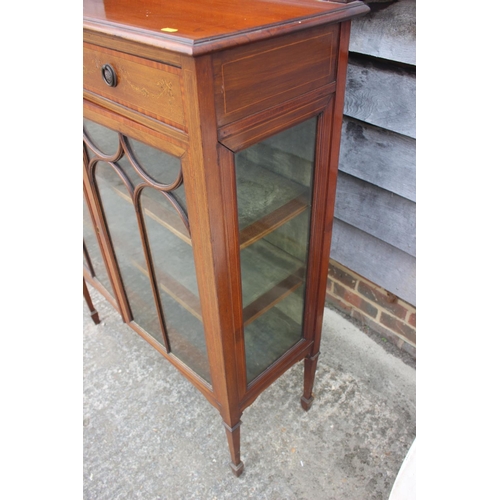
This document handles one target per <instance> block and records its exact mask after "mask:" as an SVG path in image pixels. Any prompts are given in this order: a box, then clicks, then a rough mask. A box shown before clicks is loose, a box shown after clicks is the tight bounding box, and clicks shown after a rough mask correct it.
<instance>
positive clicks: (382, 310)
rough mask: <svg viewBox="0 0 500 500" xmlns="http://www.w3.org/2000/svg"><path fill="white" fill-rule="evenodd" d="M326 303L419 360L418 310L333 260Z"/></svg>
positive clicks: (330, 267) (329, 272)
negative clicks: (417, 344) (417, 342)
mask: <svg viewBox="0 0 500 500" xmlns="http://www.w3.org/2000/svg"><path fill="white" fill-rule="evenodd" d="M326 300H327V302H328V303H330V304H332V305H333V306H334V307H335V308H337V309H339V310H341V311H342V312H344V313H345V314H347V315H349V316H351V317H352V318H354V319H356V320H357V321H359V322H360V323H361V324H362V325H364V326H367V327H368V328H370V329H371V330H373V331H375V332H377V333H378V334H380V335H381V336H382V337H384V338H386V339H387V340H389V341H391V342H393V343H394V344H396V345H397V346H398V347H399V348H400V349H403V350H405V351H406V352H408V353H409V354H411V355H412V356H413V357H416V331H415V328H416V310H415V307H413V306H412V305H410V304H408V303H406V302H404V301H403V300H401V299H399V298H398V297H396V296H395V295H393V294H392V293H390V292H388V291H387V290H384V289H383V288H380V287H379V286H377V285H375V284H374V283H372V282H370V281H368V280H367V279H365V278H363V277H362V276H360V275H359V274H356V273H355V272H353V271H351V270H350V269H347V268H346V267H344V266H342V265H341V264H339V263H338V262H335V261H334V260H331V259H330V265H329V270H328V284H327V289H326Z"/></svg>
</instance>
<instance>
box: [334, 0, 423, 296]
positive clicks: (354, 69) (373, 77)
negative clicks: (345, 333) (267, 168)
mask: <svg viewBox="0 0 500 500" xmlns="http://www.w3.org/2000/svg"><path fill="white" fill-rule="evenodd" d="M367 3H368V4H369V5H370V7H371V8H372V12H371V13H370V14H368V15H367V16H365V17H363V18H361V19H358V20H355V21H354V22H353V27H352V36H351V45H350V61H349V67H348V77H347V87H346V99H345V108H344V125H343V132H344V133H343V137H342V144H341V152H340V165H339V168H340V173H339V182H338V191H337V199H336V207H335V210H336V217H335V221H334V231H333V237H332V248H331V253H330V255H331V257H332V259H334V260H336V261H338V262H340V263H341V264H343V265H344V266H346V267H348V268H349V269H352V270H353V271H355V272H357V273H359V274H360V275H362V276H364V277H366V278H367V279H369V280H371V281H373V282H375V283H376V284H378V285H380V286H381V287H383V288H385V289H386V290H388V291H390V292H392V293H394V294H395V295H396V296H398V297H400V298H402V299H403V300H405V301H408V302H409V303H411V304H413V305H416V293H415V279H416V278H415V268H416V236H415V233H416V204H415V202H416V194H415V139H416V111H415V95H416V76H415V75H416V66H415V65H416V59H415V10H416V9H415V5H416V3H415V0H399V1H367Z"/></svg>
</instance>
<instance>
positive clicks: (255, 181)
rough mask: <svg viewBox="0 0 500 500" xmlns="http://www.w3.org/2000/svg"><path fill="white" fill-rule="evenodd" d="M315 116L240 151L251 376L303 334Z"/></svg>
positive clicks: (240, 209)
mask: <svg viewBox="0 0 500 500" xmlns="http://www.w3.org/2000/svg"><path fill="white" fill-rule="evenodd" d="M316 122H317V120H316V118H312V119H310V120H308V121H306V122H304V123H301V124H299V125H296V126H295V127H293V128H291V129H289V130H286V131H284V132H281V133H279V134H277V135H275V136H273V137H270V138H269V139H266V140H265V141H262V142H260V143H258V144H255V145H254V146H251V147H250V148H248V149H246V150H244V151H241V152H239V153H237V154H236V157H235V165H236V184H237V196H238V221H239V229H240V245H241V275H242V292H243V318H244V325H245V330H244V335H245V352H246V364H247V382H251V381H252V380H253V379H254V378H255V377H257V376H258V375H259V374H260V373H262V372H263V371H264V370H265V369H266V368H267V367H268V366H269V365H271V364H272V363H273V362H274V361H276V360H277V359H278V358H279V357H280V356H282V355H283V354H284V353H285V352H286V351H287V350H288V349H289V348H290V347H292V346H293V345H294V344H296V343H297V342H298V341H299V340H300V339H301V338H302V323H303V311H304V297H305V286H304V282H305V276H306V266H307V257H308V243H309V230H310V218H311V196H312V178H313V168H314V151H315V144H316Z"/></svg>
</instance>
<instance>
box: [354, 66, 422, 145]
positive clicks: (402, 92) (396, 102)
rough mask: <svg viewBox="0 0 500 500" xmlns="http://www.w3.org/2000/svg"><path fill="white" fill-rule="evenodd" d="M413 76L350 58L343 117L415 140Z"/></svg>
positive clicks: (400, 70) (392, 68)
mask: <svg viewBox="0 0 500 500" xmlns="http://www.w3.org/2000/svg"><path fill="white" fill-rule="evenodd" d="M415 98H416V78H415V74H414V73H412V72H410V71H405V70H403V69H399V68H396V67H388V65H381V64H376V63H374V62H372V61H366V60H361V59H359V58H358V59H356V58H355V57H350V59H349V66H348V68H347V84H346V94H345V106H344V114H345V115H347V116H350V117H352V118H356V119H358V120H361V121H364V122H366V123H370V124H371V125H376V126H378V127H381V128H384V129H387V130H391V131H393V132H397V133H398V134H402V135H406V136H408V137H412V138H415V137H416V102H415Z"/></svg>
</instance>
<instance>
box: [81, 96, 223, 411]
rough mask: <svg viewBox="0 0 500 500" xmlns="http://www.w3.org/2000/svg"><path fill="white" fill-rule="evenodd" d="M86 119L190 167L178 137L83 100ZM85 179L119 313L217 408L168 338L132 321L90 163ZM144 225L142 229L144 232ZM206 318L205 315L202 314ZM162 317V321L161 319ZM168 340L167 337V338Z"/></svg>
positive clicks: (184, 144) (206, 386) (148, 258)
mask: <svg viewBox="0 0 500 500" xmlns="http://www.w3.org/2000/svg"><path fill="white" fill-rule="evenodd" d="M83 116H84V118H86V119H88V120H90V121H93V122H95V123H97V124H99V125H102V126H104V127H107V128H109V129H111V130H113V131H114V132H117V133H121V134H123V135H125V136H126V137H130V138H133V139H135V140H138V141H141V142H143V143H144V144H147V145H148V146H151V147H154V148H156V149H159V150H161V151H163V152H165V153H167V154H170V155H172V156H174V157H176V158H178V159H179V160H180V162H181V169H182V170H183V171H184V169H186V170H187V169H188V168H186V167H187V166H188V163H189V154H188V151H189V145H188V143H187V142H183V141H180V140H179V139H178V138H177V137H170V136H167V135H165V134H161V133H160V132H157V131H155V130H153V129H150V128H148V127H145V126H144V125H141V124H138V123H136V122H133V121H132V120H130V119H128V118H126V117H123V116H121V115H118V114H116V113H114V112H112V111H109V110H107V109H105V108H102V107H100V106H98V105H96V104H94V103H92V102H89V101H86V100H84V105H83ZM84 179H86V185H87V188H88V193H89V198H90V199H91V200H92V201H91V206H92V210H93V212H94V213H93V218H94V220H95V224H96V226H95V227H96V228H97V233H98V235H99V238H100V244H101V245H102V247H103V250H104V251H103V254H104V257H105V261H106V262H107V265H108V266H109V268H110V270H111V273H110V274H111V276H112V283H113V285H114V286H115V288H116V293H117V298H118V302H119V305H120V312H121V314H122V317H123V320H124V322H125V323H126V324H127V325H129V326H130V327H131V328H132V329H133V330H134V331H135V332H137V333H138V334H139V335H140V336H141V337H143V338H144V339H145V340H146V341H147V342H148V343H149V344H151V345H152V346H153V347H154V348H155V349H156V350H157V351H159V352H160V353H161V354H162V355H163V356H164V357H165V358H166V359H168V360H169V361H170V362H171V363H172V364H173V365H174V366H175V367H176V368H177V369H178V370H179V371H180V372H181V373H182V374H183V375H184V376H185V377H186V378H187V379H188V380H189V381H190V382H192V383H193V385H194V386H195V387H196V388H198V389H199V390H200V391H201V392H202V393H203V395H204V396H205V397H206V398H207V399H208V401H209V402H210V403H211V404H212V405H213V406H215V407H216V408H218V407H219V406H218V403H217V401H216V398H215V395H214V391H213V386H212V385H211V384H209V383H208V382H207V381H205V380H204V379H203V378H202V377H201V376H200V375H198V373H196V372H195V371H194V370H193V369H192V368H190V367H189V366H188V365H187V364H185V363H184V362H183V361H181V360H180V359H179V358H177V357H176V356H175V354H173V353H172V352H170V349H169V346H168V338H167V339H166V340H165V343H166V345H165V346H163V345H162V344H160V343H159V342H157V341H156V340H155V339H154V338H153V337H152V336H151V335H149V334H145V333H144V332H143V330H142V328H140V327H139V326H138V325H137V324H136V323H135V322H134V320H133V316H132V312H131V309H130V306H129V304H128V300H127V295H126V293H125V289H124V286H123V281H122V278H121V275H120V270H119V267H118V263H117V261H116V257H115V254H114V250H113V243H112V239H111V237H110V234H109V231H108V229H107V225H106V222H105V220H106V219H105V217H104V213H103V210H102V206H101V203H100V199H99V193H98V191H97V188H96V185H95V182H94V181H93V176H92V172H90V171H89V168H88V161H87V165H85V162H84ZM189 210H190V206H189V200H188V213H189ZM137 215H138V223H139V231H140V237H141V241H142V245H143V251H144V256H145V258H146V262H147V265H148V271H149V277H150V280H151V285H152V291H153V297H154V299H155V307H156V311H157V315H158V319H159V321H160V327H161V328H162V330H163V329H164V324H165V323H164V318H163V313H162V310H161V306H160V302H159V301H158V286H157V283H156V282H155V278H154V273H152V272H151V270H152V257H151V253H150V248H149V246H148V243H147V239H146V238H145V237H144V233H143V232H142V229H144V221H142V222H139V218H141V219H142V213H140V214H139V213H138V214H137ZM141 225H142V229H141ZM195 269H196V277H197V280H199V272H200V271H199V269H198V266H197V265H196V262H195ZM202 315H203V312H202ZM160 318H161V319H160ZM205 337H206V335H205ZM164 338H165V335H164ZM209 366H210V372H212V366H211V363H210V359H209Z"/></svg>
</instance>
